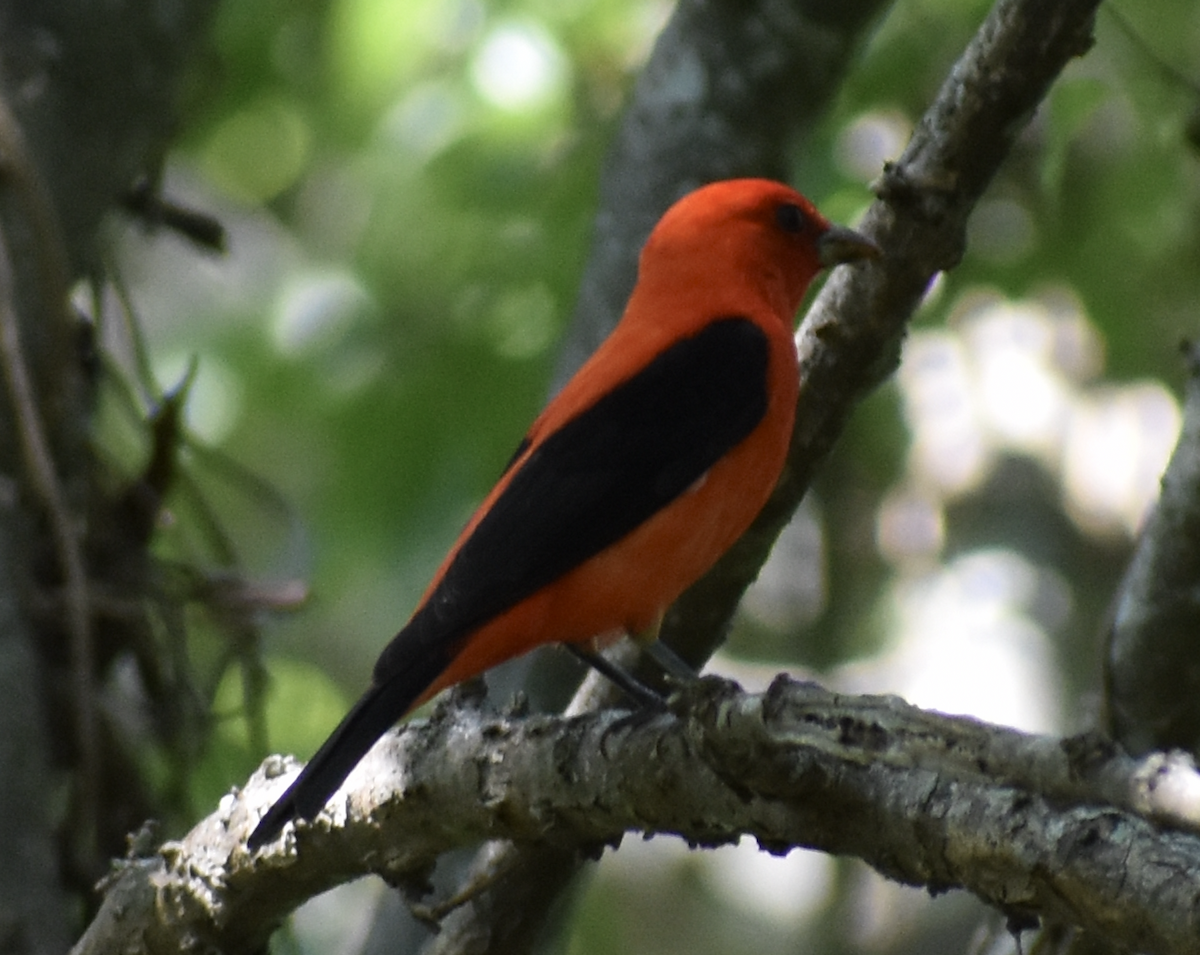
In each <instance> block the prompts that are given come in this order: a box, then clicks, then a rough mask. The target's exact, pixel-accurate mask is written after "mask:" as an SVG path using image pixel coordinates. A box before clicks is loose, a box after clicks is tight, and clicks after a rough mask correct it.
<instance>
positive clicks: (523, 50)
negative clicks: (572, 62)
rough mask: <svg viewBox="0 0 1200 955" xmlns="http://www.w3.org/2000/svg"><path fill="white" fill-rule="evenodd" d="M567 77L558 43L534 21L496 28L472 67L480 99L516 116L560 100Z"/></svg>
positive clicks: (484, 43)
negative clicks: (521, 112) (518, 113)
mask: <svg viewBox="0 0 1200 955" xmlns="http://www.w3.org/2000/svg"><path fill="white" fill-rule="evenodd" d="M566 75H567V63H566V58H565V57H564V56H563V53H562V50H561V49H560V48H559V46H558V43H557V42H556V41H555V39H554V37H553V36H551V35H550V33H549V32H548V31H547V30H546V29H545V28H544V27H542V26H540V25H539V24H537V23H534V22H532V21H521V22H511V23H506V24H503V25H501V26H498V27H496V28H495V29H494V30H492V32H491V33H489V34H488V36H487V37H486V38H485V39H484V41H483V44H482V45H481V46H480V48H479V52H478V53H477V54H476V56H475V60H474V62H473V63H472V64H471V79H472V81H473V82H474V85H475V89H476V90H477V91H478V92H479V95H480V96H482V97H483V98H484V99H485V100H486V101H487V102H489V103H491V104H492V105H493V106H498V107H500V108H501V109H505V110H511V111H514V112H518V111H530V110H536V109H539V108H542V107H545V106H547V105H549V104H550V103H552V102H553V101H555V100H556V99H558V97H559V95H560V94H561V92H562V90H563V87H564V84H565V81H566Z"/></svg>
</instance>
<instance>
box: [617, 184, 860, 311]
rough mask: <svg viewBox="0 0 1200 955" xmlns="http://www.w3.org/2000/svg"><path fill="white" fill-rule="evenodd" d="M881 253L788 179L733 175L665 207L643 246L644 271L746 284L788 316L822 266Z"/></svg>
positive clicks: (646, 274) (642, 274)
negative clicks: (818, 207) (786, 182)
mask: <svg viewBox="0 0 1200 955" xmlns="http://www.w3.org/2000/svg"><path fill="white" fill-rule="evenodd" d="M879 254H880V252H879V247H878V246H876V245H875V243H873V242H872V241H871V240H870V239H867V238H866V237H865V236H863V235H860V234H859V233H857V232H854V231H853V230H851V229H846V228H842V227H840V226H834V225H831V224H830V223H829V221H828V220H827V219H826V218H825V217H824V216H822V215H821V213H819V212H818V211H817V210H816V208H815V207H814V206H813V204H812V203H811V202H809V201H808V199H806V198H805V197H804V196H802V195H800V193H798V192H796V190H794V189H792V188H791V187H790V186H786V185H784V184H783V183H779V182H773V181H771V180H769V179H727V180H724V181H721V182H715V183H712V184H711V185H707V186H703V187H701V188H700V189H697V190H696V191H694V192H691V193H689V194H688V195H686V196H684V197H683V198H682V199H680V200H679V201H678V202H676V203H675V205H673V206H672V207H671V208H670V209H668V210H667V212H666V213H665V214H664V215H663V217H662V219H660V220H659V222H658V225H657V226H655V228H654V231H653V232H652V233H651V234H650V238H649V239H647V241H646V245H645V248H644V249H643V250H642V259H641V267H640V277H641V278H643V279H645V278H647V277H649V276H650V275H651V274H652V273H653V272H656V271H657V272H661V273H664V274H667V275H670V277H671V280H672V281H676V282H679V281H683V280H686V281H690V282H692V283H695V284H697V285H698V286H700V287H709V286H713V285H715V284H717V283H722V284H724V285H725V286H730V285H739V284H740V285H741V286H742V287H743V288H744V289H747V290H749V289H752V290H754V291H755V292H757V293H758V294H761V295H764V296H766V297H768V298H769V299H770V301H771V304H772V307H773V308H774V309H776V310H777V311H779V312H780V313H781V314H784V315H785V316H786V320H787V321H789V322H790V321H791V319H792V316H793V315H794V314H795V312H796V309H797V308H799V306H800V302H801V300H802V299H803V298H804V294H805V292H806V291H807V290H808V286H809V284H810V283H811V282H812V280H813V279H814V278H815V277H816V276H817V274H818V273H819V272H820V271H821V270H822V269H825V268H829V267H831V266H834V265H838V264H840V263H843V262H854V261H858V260H860V259H867V258H876V257H878V256H879Z"/></svg>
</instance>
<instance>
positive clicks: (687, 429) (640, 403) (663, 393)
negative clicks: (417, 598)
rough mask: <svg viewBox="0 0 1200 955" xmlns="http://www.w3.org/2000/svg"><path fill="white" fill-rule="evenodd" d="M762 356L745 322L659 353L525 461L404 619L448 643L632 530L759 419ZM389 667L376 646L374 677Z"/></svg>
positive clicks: (709, 330) (755, 332)
mask: <svg viewBox="0 0 1200 955" xmlns="http://www.w3.org/2000/svg"><path fill="white" fill-rule="evenodd" d="M767 362H768V343H767V337H766V335H765V334H764V333H763V332H762V330H761V329H759V328H758V326H757V325H755V324H754V323H753V322H751V321H750V320H749V319H745V318H725V319H721V320H719V321H715V322H713V323H711V324H709V325H706V326H705V327H704V328H703V329H702V330H701V331H699V332H697V333H696V334H695V335H693V336H692V337H690V338H685V339H682V340H681V341H679V342H677V343H675V344H674V345H672V346H671V347H670V348H668V349H667V350H665V351H664V352H662V353H661V354H660V355H658V356H657V357H656V358H655V359H654V360H653V361H651V362H650V363H649V364H648V365H646V367H645V368H643V369H642V370H641V371H639V372H638V373H637V374H636V375H634V376H633V377H632V378H630V379H628V380H627V381H625V382H623V383H622V384H620V385H619V386H617V387H616V388H614V389H613V390H612V391H611V392H609V393H608V394H607V395H605V396H604V397H602V398H601V399H600V400H599V401H597V402H596V403H595V404H594V405H592V406H591V407H590V408H588V409H587V410H586V411H583V412H582V413H581V414H579V415H578V416H577V417H575V418H574V419H572V420H571V421H569V422H568V423H567V424H566V425H564V426H563V427H562V428H561V429H559V430H558V431H557V432H556V433H554V434H553V435H551V436H550V437H549V438H547V439H546V441H544V442H543V443H542V444H541V445H540V446H539V447H538V448H537V450H535V451H534V453H533V454H532V455H530V456H529V458H528V459H526V461H525V462H524V463H523V464H522V465H521V466H520V469H519V470H518V471H517V473H516V474H515V475H514V476H513V478H512V480H511V482H510V483H509V485H508V487H507V488H506V489H505V491H504V493H503V494H501V495H500V497H499V498H497V499H496V501H495V502H494V503H493V504H492V507H491V510H489V511H488V513H487V516H486V517H484V518H483V520H482V521H480V522H479V524H478V525H477V526H476V528H475V530H474V532H473V533H472V534H471V536H470V538H469V539H468V540H467V541H466V542H464V544H463V545H462V547H461V549H460V550H459V552H458V554H457V555H456V556H455V558H454V561H453V562H452V563H451V564H450V566H449V568H447V570H446V573H445V575H444V576H443V577H442V580H441V582H440V583H439V585H438V587H437V589H436V590H435V591H434V592H433V594H431V595H430V598H429V600H428V601H426V603H425V604H424V605H423V606H422V608H421V610H420V611H418V613H417V615H416V616H415V617H414V619H413V621H412V623H411V624H410V626H411V627H412V628H413V630H414V631H416V632H417V633H421V632H422V631H423V632H424V633H425V634H428V635H429V637H431V638H435V639H436V640H437V642H438V643H439V644H441V645H442V646H446V647H449V646H453V645H454V643H455V642H456V640H457V638H460V637H464V636H466V635H467V634H468V633H470V632H471V631H472V630H473V629H475V628H476V627H478V626H480V625H481V624H483V623H485V622H486V621H488V620H491V619H492V618H494V617H496V616H498V615H499V614H501V613H503V612H504V611H505V610H507V609H509V608H510V607H513V606H516V605H517V604H518V603H520V602H521V601H522V600H524V599H525V598H526V597H528V596H530V595H531V594H534V593H536V592H537V591H538V590H540V589H541V588H543V587H545V586H546V585H548V584H550V583H553V582H554V581H555V580H557V579H558V578H559V577H561V576H563V575H564V574H566V573H567V572H568V571H570V570H572V569H573V568H575V567H578V566H579V565H580V564H582V563H583V562H584V561H586V560H587V559H588V558H590V557H592V556H594V555H595V554H598V553H599V552H600V551H602V550H604V549H605V548H606V547H608V546H609V545H611V544H614V543H616V542H617V541H618V540H620V539H621V538H622V537H624V536H625V535H626V534H628V533H630V532H631V531H633V530H634V529H635V528H636V527H638V526H639V525H640V524H641V523H642V522H643V521H645V520H646V519H648V518H649V517H650V516H652V515H653V514H655V513H656V512H657V511H659V510H660V509H661V508H662V507H664V506H665V505H667V504H669V503H670V502H671V501H673V500H674V499H675V498H676V497H678V496H679V495H680V494H682V493H683V492H684V491H685V490H687V488H688V487H690V486H691V485H692V483H693V482H695V481H696V480H697V479H698V478H699V477H700V476H701V475H703V474H704V473H705V472H706V471H707V470H708V469H709V468H710V467H712V466H713V464H715V463H716V462H717V461H718V460H719V459H720V458H721V457H722V456H723V455H724V454H725V453H726V452H727V451H729V449H730V448H732V447H734V446H735V445H737V444H738V443H739V442H741V441H742V440H743V439H744V438H745V437H747V436H748V435H749V434H750V432H751V431H753V430H754V428H755V427H756V426H757V425H758V423H759V422H760V421H761V420H762V418H763V415H765V414H766V410H767ZM435 634H436V637H434V635H435ZM391 664H392V661H391V659H390V658H389V654H388V653H387V652H386V651H385V652H384V654H383V656H381V657H380V660H379V663H378V665H377V667H376V671H375V674H376V679H377V680H383V679H385V678H387V677H388V676H390V675H392V674H393V673H394V670H393V668H392V665H391Z"/></svg>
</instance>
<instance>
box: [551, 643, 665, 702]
mask: <svg viewBox="0 0 1200 955" xmlns="http://www.w3.org/2000/svg"><path fill="white" fill-rule="evenodd" d="M563 646H565V647H566V648H567V649H568V650H569V651H571V653H573V654H574V655H575V656H576V657H578V658H579V659H580V660H582V661H583V662H584V663H586V664H587V665H588V666H590V667H591V668H592V669H593V670H595V671H596V672H597V673H599V674H601V675H602V676H604V677H607V678H608V680H609V681H610V682H612V683H613V684H615V685H616V686H617V687H619V688H620V689H621V690H623V691H624V692H625V695H626V696H628V697H629V698H630V699H631V700H634V701H635V702H637V703H640V704H641V705H642V706H646V707H650V708H651V709H655V710H662V709H665V708H666V701H665V700H664V699H663V698H662V697H661V696H659V695H658V694H657V693H655V692H654V691H653V690H652V689H650V687H648V686H646V685H645V684H644V683H639V682H638V681H637V680H635V679H634V678H633V677H632V676H630V675H629V674H628V673H626V672H625V671H624V670H622V669H621V668H620V667H619V666H617V665H616V664H614V663H611V662H609V660H607V659H606V658H605V657H604V656H602V655H601V654H599V653H597V652H596V651H595V650H589V649H587V648H586V647H583V646H581V645H579V644H578V643H566V644H563Z"/></svg>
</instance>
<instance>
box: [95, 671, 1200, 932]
mask: <svg viewBox="0 0 1200 955" xmlns="http://www.w3.org/2000/svg"><path fill="white" fill-rule="evenodd" d="M294 769H295V765H294V763H292V762H291V761H278V760H272V761H268V763H266V764H264V770H263V771H262V772H260V773H258V774H256V775H255V777H254V778H253V779H252V780H251V781H250V783H249V784H248V786H247V788H246V789H245V790H244V791H243V792H241V793H234V794H231V795H230V796H228V797H227V798H226V799H225V800H223V801H222V804H221V807H220V808H219V809H218V810H217V812H215V813H214V814H213V815H212V816H210V817H208V818H207V819H205V820H203V821H202V822H201V823H200V824H199V825H197V826H196V828H195V829H193V830H192V832H190V833H189V834H188V835H187V836H185V837H184V838H183V839H182V840H180V841H179V842H172V843H168V844H167V845H165V846H164V847H163V848H162V850H161V851H160V853H159V854H157V855H155V856H152V857H150V858H148V859H140V860H131V861H130V862H128V864H127V865H126V866H125V867H124V869H123V870H122V871H120V872H119V873H118V874H117V875H116V876H115V877H114V878H113V880H112V882H111V885H110V886H109V888H108V895H107V898H106V899H105V904H104V907H103V909H102V911H101V913H100V916H99V917H98V918H97V920H96V921H95V922H94V923H93V925H92V927H91V929H90V930H89V932H88V934H87V936H85V938H84V939H83V940H81V942H80V943H79V945H78V946H77V947H76V949H75V952H76V955H92V953H103V952H118V951H120V952H126V951H137V952H147V953H155V952H163V953H167V952H170V953H178V952H183V953H188V952H210V951H222V952H226V953H229V955H236V953H239V952H247V953H248V952H254V951H257V950H258V949H259V947H260V946H261V945H262V944H264V943H265V941H266V938H267V935H268V934H269V932H270V931H271V929H272V928H273V927H274V926H275V925H276V924H277V922H278V921H279V920H280V919H281V918H282V917H283V916H284V915H285V914H286V912H288V911H289V910H290V909H291V908H292V907H294V906H295V905H296V904H298V903H299V902H301V901H303V900H304V899H306V898H308V897H310V896H312V895H314V894H316V893H317V892H320V891H322V890H324V889H327V888H329V887H331V886H333V885H335V884H338V883H340V882H344V881H347V880H349V879H351V878H355V877H357V876H360V875H363V874H366V873H368V872H374V873H377V874H379V875H381V876H383V877H384V878H385V879H387V880H389V881H390V882H392V883H393V884H411V883H413V882H419V881H420V880H421V879H423V878H424V876H425V875H426V873H427V872H428V871H429V868H430V867H431V866H432V865H433V863H434V862H435V860H436V859H437V858H438V856H439V855H440V854H441V853H443V852H445V851H447V850H448V849H451V848H453V847H456V846H461V845H465V844H469V843H471V842H475V841H478V840H483V839H516V840H521V841H524V842H529V843H535V844H545V845H551V846H561V847H568V848H577V847H585V848H586V849H587V850H588V851H590V852H593V853H595V852H599V851H600V850H601V849H602V848H603V847H605V846H609V845H616V844H618V843H619V842H620V840H621V838H622V836H623V835H624V833H626V832H631V831H632V832H655V833H674V834H677V835H679V836H680V837H682V838H683V839H685V840H687V841H688V842H689V843H691V844H693V845H696V846H712V845H718V844H724V843H729V842H734V841H736V840H737V839H738V838H739V836H740V835H741V834H744V833H748V834H751V835H754V836H755V837H757V839H758V840H759V842H760V843H761V844H762V845H763V846H764V847H765V848H767V849H769V850H770V851H778V852H784V851H787V850H788V849H790V848H791V847H794V846H808V847H812V848H817V849H821V850H823V851H827V852H833V853H839V854H850V855H855V856H858V857H859V858H862V859H864V860H866V861H867V862H869V863H870V864H871V865H873V866H874V867H876V868H877V869H879V870H880V871H881V872H884V873H885V874H887V875H888V876H890V877H892V878H895V879H898V880H900V881H903V882H906V883H910V884H914V885H924V886H927V887H928V888H929V889H931V890H933V891H945V890H947V889H952V888H966V889H969V890H970V891H972V892H974V893H975V894H977V895H978V896H979V897H981V898H983V899H984V900H986V901H988V902H990V903H991V904H993V905H995V906H997V907H998V908H1000V909H1001V910H1002V911H1004V912H1005V913H1007V914H1008V915H1009V917H1010V919H1011V920H1012V921H1013V922H1014V924H1023V925H1028V924H1031V923H1032V921H1033V920H1034V919H1035V918H1037V917H1039V916H1048V917H1051V918H1053V919H1054V920H1055V921H1058V922H1064V923H1069V924H1074V925H1080V926H1083V927H1084V928H1086V929H1087V930H1089V931H1090V932H1092V933H1093V934H1096V935H1098V936H1100V937H1104V938H1107V939H1109V940H1110V941H1111V942H1113V943H1114V944H1115V945H1117V946H1119V947H1120V948H1122V949H1124V950H1128V951H1138V952H1146V953H1152V955H1184V953H1191V952H1194V951H1196V948H1197V946H1198V945H1200V883H1197V882H1196V880H1195V879H1193V878H1190V877H1188V876H1189V874H1190V873H1194V872H1196V871H1197V870H1198V868H1200V834H1198V833H1200V798H1198V796H1197V793H1200V777H1198V776H1197V774H1196V772H1195V771H1194V769H1192V768H1191V767H1185V766H1174V767H1169V768H1168V769H1167V770H1165V771H1163V767H1162V766H1160V765H1158V764H1152V765H1146V764H1137V763H1135V762H1134V761H1132V760H1130V759H1128V758H1127V757H1124V756H1122V755H1120V754H1119V753H1117V752H1116V751H1114V750H1113V749H1112V748H1111V747H1105V746H1103V745H1101V744H1098V743H1097V742H1096V741H1094V740H1090V739H1079V740H1065V741H1064V740H1058V739H1053V738H1048V737H1037V736H1027V735H1024V734H1021V733H1018V732H1016V731H1014V730H1008V729H1004V728H1002V727H997V726H988V725H986V724H982V723H979V722H976V721H974V720H969V719H965V718H953V717H947V716H942V715H939V714H934V713H928V712H924V711H921V710H918V709H916V708H915V707H912V706H909V705H908V704H906V703H904V702H903V701H901V700H899V699H896V698H892V697H841V696H837V695H834V694H831V693H829V692H827V691H825V690H822V689H821V688H819V687H816V686H814V685H812V684H804V683H796V682H792V681H788V680H784V679H780V680H777V681H776V683H775V684H774V685H773V686H772V687H771V689H770V690H769V691H768V692H766V693H764V694H761V695H748V694H745V693H742V692H741V691H740V690H739V689H738V688H737V687H736V686H735V685H733V684H730V683H728V682H726V681H722V680H717V679H706V680H704V681H701V682H699V683H697V684H695V685H694V686H692V687H689V688H688V689H687V690H686V691H684V693H683V694H681V695H680V696H678V697H676V698H675V700H674V701H673V703H672V708H671V712H670V713H664V714H658V715H653V716H645V715H635V716H632V717H631V716H628V715H626V714H622V713H619V712H615V711H612V710H607V711H603V712H600V713H591V714H586V715H582V716H577V717H547V716H539V717H509V716H489V715H486V714H481V713H480V712H478V711H476V710H472V709H455V708H454V707H449V706H446V707H442V708H440V710H439V711H438V712H437V713H436V714H435V715H434V717H433V718H432V719H431V720H428V721H414V722H412V723H409V724H407V725H406V726H405V727H403V728H402V729H400V730H398V731H394V732H392V733H391V734H389V735H388V736H387V737H386V738H385V741H384V743H383V744H381V745H380V746H377V747H376V749H374V750H373V751H372V752H371V754H370V755H369V756H368V757H367V759H366V761H364V763H363V765H362V766H360V768H359V769H358V770H356V771H355V773H354V774H353V775H352V777H351V779H350V780H349V781H348V786H347V788H346V790H345V795H344V796H342V797H341V798H339V799H335V800H334V801H333V802H332V803H331V805H330V806H329V807H327V808H326V810H325V811H324V812H323V813H322V814H321V815H320V816H319V817H318V818H317V819H316V820H314V821H313V823H311V824H308V825H304V826H302V827H300V828H298V829H293V828H291V827H289V829H288V830H286V832H285V834H284V836H283V837H282V838H281V839H280V840H278V841H277V842H276V843H275V844H274V845H272V846H270V847H268V848H267V849H265V850H264V851H262V852H260V853H258V854H256V855H250V854H248V853H247V852H246V850H245V838H246V836H247V834H248V833H249V831H250V829H251V828H252V827H253V824H254V822H255V820H256V819H257V817H258V815H259V814H261V812H263V811H264V810H265V809H266V807H267V806H268V805H269V804H270V802H271V800H272V799H273V798H274V797H275V796H277V795H278V794H279V793H280V792H281V791H282V789H283V786H284V784H285V782H286V779H285V778H284V776H283V774H286V773H288V772H289V771H291V770H294ZM1167 779H1171V780H1173V782H1171V784H1169V785H1166V786H1164V785H1163V782H1164V780H1167ZM1164 789H1169V790H1171V791H1174V792H1177V793H1178V792H1185V793H1187V795H1186V796H1185V798H1183V799H1173V800H1170V801H1168V802H1166V803H1164V802H1162V801H1161V800H1160V798H1159V796H1160V795H1161V792H1162V791H1163V790H1164ZM1135 806H1141V807H1143V808H1145V809H1146V810H1147V812H1145V813H1139V812H1136V811H1134V808H1133V807H1135ZM1168 826H1169V827H1172V828H1167V827H1168Z"/></svg>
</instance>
